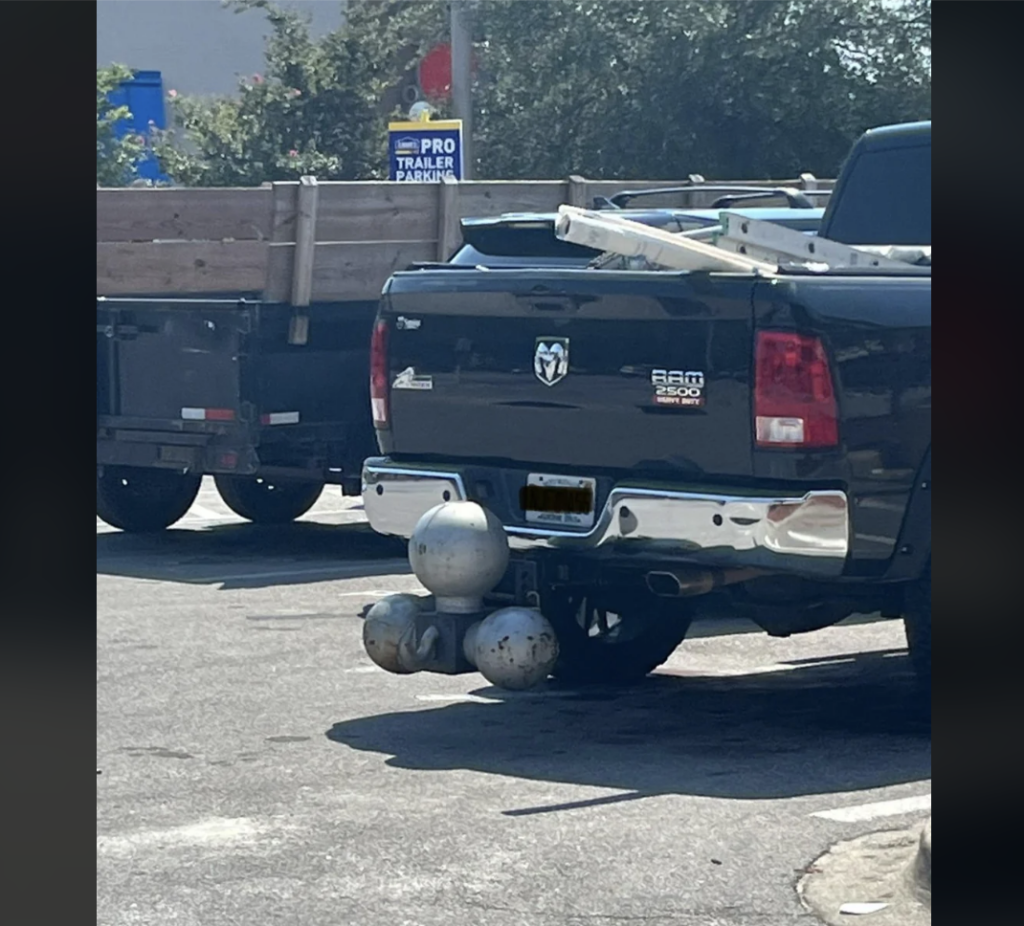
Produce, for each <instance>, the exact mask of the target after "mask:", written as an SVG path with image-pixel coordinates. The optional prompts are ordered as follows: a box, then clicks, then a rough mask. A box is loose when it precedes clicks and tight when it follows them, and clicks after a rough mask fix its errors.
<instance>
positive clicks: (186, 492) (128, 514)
mask: <svg viewBox="0 0 1024 926" xmlns="http://www.w3.org/2000/svg"><path fill="white" fill-rule="evenodd" d="M201 482H202V476H197V475H193V474H191V473H186V474H182V473H177V472H174V471H173V470H166V469H143V468H141V467H138V466H106V467H104V469H103V475H102V476H97V477H96V514H97V515H99V517H101V518H102V519H103V520H104V521H106V522H107V524H110V525H111V526H112V527H119V528H121V530H123V531H128V532H131V533H146V532H149V531H162V530H164V529H165V528H167V527H170V526H171V525H172V524H173V523H174V522H175V521H177V520H179V519H180V518H181V517H183V516H184V514H185V512H187V511H188V510H189V508H191V507H192V502H194V501H195V500H196V495H198V494H199V485H200V483H201Z"/></svg>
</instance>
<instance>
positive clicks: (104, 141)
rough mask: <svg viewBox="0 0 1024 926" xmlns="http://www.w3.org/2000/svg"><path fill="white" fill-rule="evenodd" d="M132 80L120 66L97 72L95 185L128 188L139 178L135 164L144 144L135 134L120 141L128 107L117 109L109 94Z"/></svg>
mask: <svg viewBox="0 0 1024 926" xmlns="http://www.w3.org/2000/svg"><path fill="white" fill-rule="evenodd" d="M131 79H132V72H131V70H130V69H129V68H127V67H125V66H124V65H121V64H115V65H111V66H110V67H106V68H97V69H96V182H97V183H98V184H99V185H100V186H125V185H127V184H128V183H130V182H131V181H132V180H133V179H134V178H135V176H136V164H137V162H138V159H139V156H140V155H141V154H142V153H143V151H144V150H145V147H146V144H145V140H144V139H142V138H140V137H139V136H137V135H134V134H131V133H129V134H127V135H123V136H122V137H120V138H118V137H117V132H116V127H117V123H119V122H121V121H123V120H125V119H131V117H132V114H131V112H130V111H129V109H128V107H127V106H115V105H113V104H112V103H111V102H110V93H111V91H113V90H116V89H117V88H118V87H119V86H120V85H121V84H122V83H124V82H125V81H127V80H131Z"/></svg>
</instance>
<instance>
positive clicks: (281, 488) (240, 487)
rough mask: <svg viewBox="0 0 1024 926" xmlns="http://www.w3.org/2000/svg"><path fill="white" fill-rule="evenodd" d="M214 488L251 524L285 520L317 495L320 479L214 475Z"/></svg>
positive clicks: (306, 508) (291, 518)
mask: <svg viewBox="0 0 1024 926" xmlns="http://www.w3.org/2000/svg"><path fill="white" fill-rule="evenodd" d="M213 478H214V482H216V484H217V491H218V492H219V493H220V497H221V498H222V499H223V500H224V504H225V505H227V506H228V508H230V509H231V510H232V511H233V512H234V513H235V514H237V515H240V516H241V517H243V518H247V519H248V520H250V521H252V522H253V523H254V524H287V523H288V522H289V521H294V520H295V519H296V518H298V517H301V516H302V515H304V514H305V513H306V512H307V511H309V509H310V508H312V507H313V505H315V504H316V500H317V499H318V498H320V495H321V493H322V492H323V490H324V484H323V483H322V482H299V481H291V480H284V479H269V478H266V477H264V476H214V477H213Z"/></svg>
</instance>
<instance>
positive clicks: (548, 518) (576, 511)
mask: <svg viewBox="0 0 1024 926" xmlns="http://www.w3.org/2000/svg"><path fill="white" fill-rule="evenodd" d="M596 490H597V480H596V479H584V478H582V477H579V476H552V475H549V474H547V473H530V475H529V476H527V477H526V485H525V486H523V488H522V489H520V490H519V505H520V507H521V508H522V509H523V511H525V512H526V520H527V522H529V523H530V524H543V525H545V526H547V527H556V528H557V527H582V528H587V527H593V526H594V498H595V496H596V495H597V491H596Z"/></svg>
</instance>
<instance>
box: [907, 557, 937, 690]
mask: <svg viewBox="0 0 1024 926" xmlns="http://www.w3.org/2000/svg"><path fill="white" fill-rule="evenodd" d="M903 629H904V631H905V632H906V635H907V649H908V650H909V651H910V662H911V664H912V665H913V667H914V674H915V675H916V676H917V682H918V685H919V687H920V688H921V689H922V690H930V689H931V685H932V567H931V563H929V564H928V568H927V569H926V570H925V573H924V575H923V576H922V577H921V579H920V580H919V581H917V582H915V583H914V584H913V585H912V586H911V587H910V588H909V589H907V595H906V601H905V605H904V613H903Z"/></svg>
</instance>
